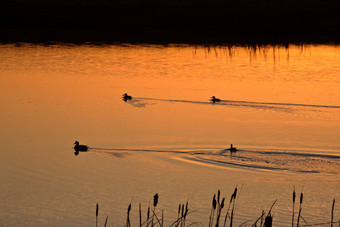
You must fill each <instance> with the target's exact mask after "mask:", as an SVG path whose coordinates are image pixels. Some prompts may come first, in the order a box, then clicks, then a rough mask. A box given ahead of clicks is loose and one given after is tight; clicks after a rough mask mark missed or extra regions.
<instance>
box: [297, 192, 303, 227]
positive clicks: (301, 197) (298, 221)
mask: <svg viewBox="0 0 340 227" xmlns="http://www.w3.org/2000/svg"><path fill="white" fill-rule="evenodd" d="M302 202H303V193H302V192H301V194H300V207H299V215H298V219H297V223H296V226H297V227H299V224H300V217H301V210H302V207H301V206H302Z"/></svg>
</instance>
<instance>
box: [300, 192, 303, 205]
mask: <svg viewBox="0 0 340 227" xmlns="http://www.w3.org/2000/svg"><path fill="white" fill-rule="evenodd" d="M302 201H303V193H302V192H301V194H300V204H302Z"/></svg>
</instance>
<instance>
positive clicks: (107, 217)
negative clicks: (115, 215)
mask: <svg viewBox="0 0 340 227" xmlns="http://www.w3.org/2000/svg"><path fill="white" fill-rule="evenodd" d="M107 219H109V216H106V219H105V223H104V227H106V224H107Z"/></svg>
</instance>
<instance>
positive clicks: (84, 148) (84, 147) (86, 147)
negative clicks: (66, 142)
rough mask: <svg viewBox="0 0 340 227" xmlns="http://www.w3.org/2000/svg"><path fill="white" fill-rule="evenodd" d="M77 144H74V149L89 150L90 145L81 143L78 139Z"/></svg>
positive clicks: (77, 150)
mask: <svg viewBox="0 0 340 227" xmlns="http://www.w3.org/2000/svg"><path fill="white" fill-rule="evenodd" d="M74 144H75V146H74V150H75V151H76V152H79V151H88V149H89V147H88V146H86V145H79V142H78V141H76V142H74Z"/></svg>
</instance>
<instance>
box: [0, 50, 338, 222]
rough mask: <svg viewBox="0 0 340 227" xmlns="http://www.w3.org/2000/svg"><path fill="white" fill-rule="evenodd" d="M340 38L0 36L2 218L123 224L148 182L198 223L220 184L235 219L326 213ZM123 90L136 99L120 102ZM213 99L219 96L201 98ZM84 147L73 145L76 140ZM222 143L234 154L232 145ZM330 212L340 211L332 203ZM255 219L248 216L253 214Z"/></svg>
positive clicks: (318, 218)
mask: <svg viewBox="0 0 340 227" xmlns="http://www.w3.org/2000/svg"><path fill="white" fill-rule="evenodd" d="M339 62H340V48H339V47H338V46H331V45H318V46H290V47H289V48H283V47H272V46H266V47H261V48H259V47H256V48H254V47H235V46H234V47H229V48H228V47H200V46H166V47H164V46H145V45H114V46H108V45H102V46H91V45H81V46H73V45H52V46H42V45H26V44H25V45H2V46H0V106H1V109H0V110H1V111H0V125H1V130H0V142H1V143H0V154H1V159H0V180H1V182H2V183H1V185H0V194H1V205H0V223H1V225H4V226H13V225H15V226H46V225H48V226H93V225H94V224H95V210H94V209H95V208H94V207H95V205H96V203H99V204H100V207H101V209H100V215H101V217H100V222H101V224H102V225H103V223H104V221H105V217H106V216H109V223H114V224H115V226H123V225H124V222H125V218H126V216H125V215H126V208H127V206H128V204H129V203H130V202H131V203H132V213H131V215H132V222H133V225H137V224H138V218H137V217H138V208H137V207H138V203H139V202H141V203H142V206H143V209H144V210H143V212H144V211H145V212H146V209H147V206H148V205H149V203H152V198H153V195H154V194H155V193H159V195H160V199H159V200H160V204H159V209H160V210H161V209H163V210H164V212H165V223H168V224H171V223H172V222H173V221H174V220H176V217H177V213H176V212H177V207H178V204H179V203H186V201H187V200H189V205H190V208H191V209H192V210H195V211H196V212H194V213H192V214H191V215H190V218H191V220H190V221H191V222H199V223H200V224H201V226H206V225H207V223H208V221H209V215H210V206H211V205H210V204H211V198H212V196H213V194H214V193H216V192H217V190H218V189H221V191H222V195H223V196H225V197H226V200H227V201H228V200H229V198H230V195H231V193H232V192H233V190H234V187H235V186H237V187H238V188H239V189H242V190H241V191H242V192H241V194H240V197H239V200H238V207H237V212H236V213H235V222H236V223H238V224H241V223H243V222H245V221H248V220H250V221H249V223H251V224H252V223H254V221H255V220H256V219H257V218H258V217H259V216H260V214H261V212H262V210H266V211H268V209H269V208H270V206H271V204H272V203H273V202H274V201H275V199H278V202H277V203H276V204H275V206H274V208H273V212H274V214H275V217H274V223H275V222H276V224H277V225H278V226H282V225H285V226H288V225H290V221H291V207H292V205H291V193H292V190H293V187H294V186H295V188H296V189H297V191H298V192H300V191H301V190H302V188H303V192H304V195H305V197H304V198H305V200H304V203H305V204H304V205H305V208H304V210H303V212H305V213H304V215H303V216H304V218H305V219H307V221H309V222H310V223H318V222H327V221H329V219H330V208H331V202H332V200H333V198H339V196H340V189H339V188H340V180H339V176H340V144H339V135H340V92H339V90H340V65H339ZM124 93H128V94H129V95H131V96H132V99H131V100H128V101H127V102H124V101H123V100H122V99H121V97H122V95H123V94H124ZM211 96H216V97H217V98H219V99H221V101H220V102H216V103H212V102H210V101H209V100H210V97H211ZM75 140H79V141H80V143H81V144H87V145H88V146H90V148H91V149H90V150H89V152H87V153H83V152H81V153H80V154H79V155H78V156H75V155H74V151H73V149H72V146H73V145H72V143H73V142H74V141H75ZM230 144H233V145H234V146H236V147H237V148H238V149H239V151H238V152H237V153H235V154H234V156H230V154H229V151H226V150H224V149H226V148H228V147H229V146H230ZM335 217H336V218H338V219H339V218H340V211H339V209H336V211H335ZM251 224H250V225H251Z"/></svg>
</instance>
